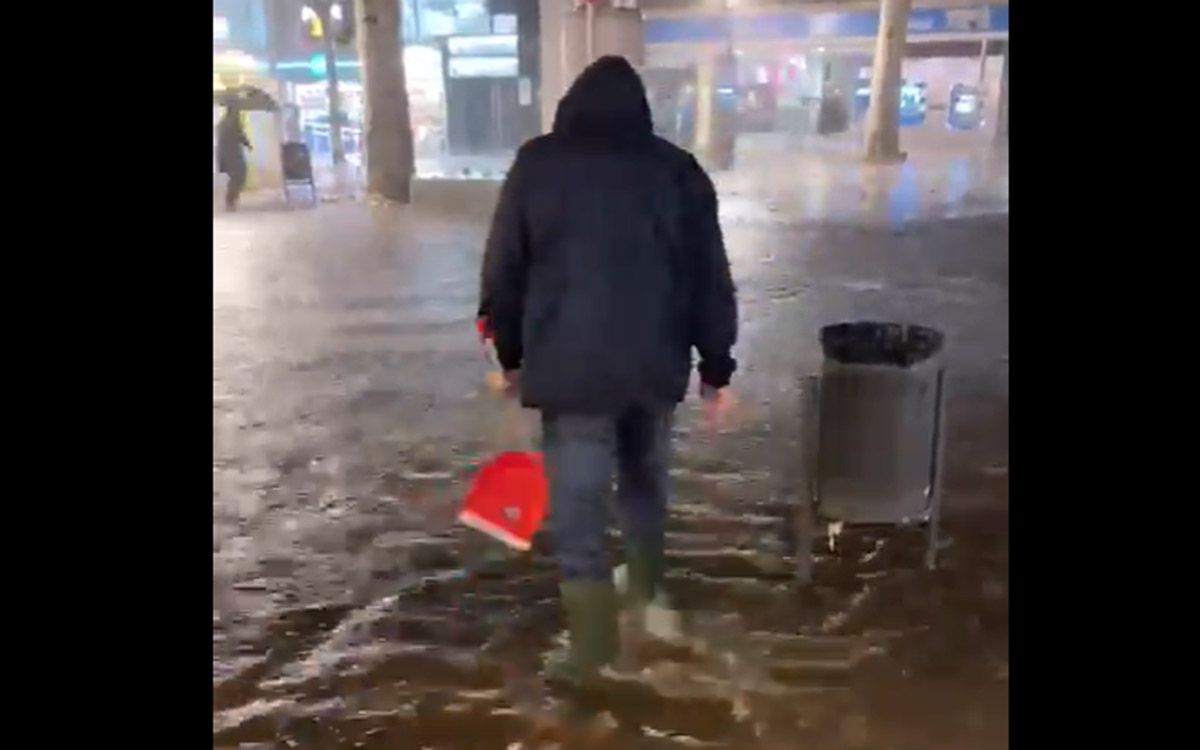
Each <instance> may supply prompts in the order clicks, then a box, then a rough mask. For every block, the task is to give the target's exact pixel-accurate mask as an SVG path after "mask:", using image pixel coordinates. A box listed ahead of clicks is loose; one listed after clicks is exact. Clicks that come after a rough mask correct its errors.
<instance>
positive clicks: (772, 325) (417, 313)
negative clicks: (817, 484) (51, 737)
mask: <svg viewBox="0 0 1200 750" xmlns="http://www.w3.org/2000/svg"><path fill="white" fill-rule="evenodd" d="M756 200H757V199H756ZM750 203H753V201H748V202H744V205H739V204H738V201H737V200H726V201H725V203H724V205H725V206H726V209H725V214H726V215H725V216H724V223H725V228H726V235H727V244H728V246H729V250H730V256H731V262H732V264H733V269H734V275H735V278H736V281H737V283H738V286H739V293H740V299H741V306H742V316H743V321H744V323H743V327H742V340H741V343H740V344H739V347H738V351H737V353H736V354H737V356H738V358H739V360H740V361H741V362H742V363H743V370H742V371H741V372H740V373H739V375H738V377H737V378H735V382H734V386H735V389H736V390H737V395H738V397H739V404H740V406H739V409H738V411H737V413H736V415H735V418H734V420H733V421H732V422H731V424H730V425H728V426H727V427H726V429H725V430H723V431H722V432H721V433H720V434H716V435H713V434H710V433H708V432H706V431H705V430H704V429H702V428H701V427H700V420H698V419H697V412H696V408H695V405H694V404H693V403H690V402H689V403H687V404H685V405H684V406H683V407H682V408H681V414H680V419H679V420H678V426H677V428H676V432H677V434H676V444H677V448H678V457H677V460H676V463H675V469H674V471H673V475H674V479H675V488H674V490H675V494H674V505H673V507H672V510H671V520H670V527H669V540H668V555H669V558H670V562H671V572H670V576H669V583H668V586H669V588H670V590H671V592H672V593H673V594H674V596H675V597H676V599H677V601H678V603H679V604H680V606H681V607H682V609H683V610H684V612H685V615H686V618H687V624H688V627H687V632H688V634H689V636H690V640H688V641H687V642H686V643H683V644H676V645H675V646H673V647H671V648H665V647H663V648H658V649H648V650H645V649H644V650H642V651H641V652H639V653H637V654H633V655H629V660H628V663H626V664H624V665H623V669H622V670H621V671H618V672H617V673H614V674H612V675H610V676H609V679H608V680H606V682H605V683H604V685H603V686H602V687H601V688H599V689H597V690H596V691H594V692H593V694H590V695H588V696H584V698H583V702H584V704H586V705H588V706H589V707H591V708H593V709H595V712H596V713H594V714H593V715H591V717H590V718H588V719H586V720H584V719H579V720H568V719H566V718H564V716H565V714H566V712H565V711H564V710H563V705H562V697H561V696H559V695H557V694H556V693H554V692H553V691H550V690H547V689H546V688H545V687H544V686H543V685H542V684H541V680H540V678H539V671H540V664H541V659H542V657H543V655H544V654H545V653H546V652H548V651H550V650H551V649H553V648H554V647H555V645H556V641H557V639H558V637H559V632H560V631H561V627H562V622H561V619H560V613H559V611H558V602H557V592H556V587H555V579H554V569H553V566H552V564H551V563H550V561H549V559H548V557H547V555H546V549H545V545H544V544H543V545H542V547H541V548H539V549H538V550H537V551H536V552H535V554H533V555H531V556H527V557H516V558H504V559H496V557H495V556H494V555H492V554H491V552H490V550H489V548H487V547H485V546H484V545H483V544H482V543H481V541H480V540H479V539H478V537H477V535H476V534H475V532H472V531H469V530H467V529H464V528H461V527H459V526H457V525H456V524H455V523H454V514H455V511H456V505H457V503H458V501H459V499H460V498H461V496H462V494H463V491H464V487H465V483H466V482H467V481H468V480H469V477H470V476H471V473H472V470H473V467H474V466H475V465H476V463H477V462H479V461H480V460H481V459H482V458H484V457H486V456H487V455H488V454H489V452H491V451H494V450H497V449H499V448H502V447H504V446H503V445H502V444H501V443H500V441H499V438H498V436H499V435H500V434H501V430H500V429H498V419H499V414H500V410H499V409H498V407H497V405H496V403H495V402H493V401H492V400H490V399H489V398H488V397H487V396H486V395H484V393H483V392H482V381H483V377H484V375H485V373H486V372H487V365H486V363H485V361H484V358H483V356H482V354H481V353H480V350H479V348H478V345H477V343H476V341H475V338H474V329H473V325H472V316H473V313H474V307H475V304H476V293H477V290H476V285H477V274H478V262H479V256H480V252H481V247H482V241H483V237H484V233H485V231H486V227H485V226H484V225H483V224H481V223H478V222H451V221H446V220H441V219H438V218H435V217H432V216H429V215H425V214H422V213H421V212H419V211H415V210H410V209H397V208H387V207H379V208H368V207H366V206H363V205H357V204H343V205H334V206H323V207H321V208H319V209H316V210H310V211H295V212H274V211H253V210H249V211H246V212H244V213H240V214H237V215H232V216H225V215H222V216H217V217H214V248H213V272H214V289H213V329H214V344H213V407H214V413H213V573H214V588H213V735H214V737H213V741H214V747H256V748H257V747H261V748H282V747H291V748H298V747H302V748H341V747H346V748H353V747H359V748H388V749H389V750H395V749H399V748H414V749H417V748H437V749H438V750H451V749H453V750H458V749H466V748H498V749H500V750H515V749H517V748H539V747H540V748H551V747H559V748H585V747H586V748H614V749H615V748H643V747H644V748H684V747H709V748H727V749H729V750H735V749H736V750H742V749H746V750H751V749H754V750H757V749H759V748H761V749H763V750H774V749H775V748H797V747H811V748H897V749H900V748H914V749H916V748H922V749H936V748H992V747H996V748H999V747H1006V746H1007V721H1008V698H1007V695H1008V685H1007V680H1008V676H1007V675H1008V666H1007V665H1008V627H1007V615H1008V550H1007V495H1008V480H1007V462H1008V453H1007V442H1008V419H1007V403H1008V323H1007V314H1008V231H1007V217H1006V216H1004V215H999V216H976V217H973V218H959V219H950V220H944V219H938V218H935V219H924V218H922V217H921V216H920V215H917V216H915V217H913V218H912V220H911V221H907V222H906V223H905V224H904V225H903V228H901V227H899V226H896V225H894V224H883V225H879V224H873V223H870V222H867V223H860V224H855V223H852V222H843V223H840V224H836V225H835V224H811V223H808V222H807V221H803V220H800V218H803V217H800V218H797V217H790V218H784V217H781V216H780V212H778V211H774V212H773V211H763V210H761V205H749V204H750ZM950 213H953V212H950ZM859 318H884V319H896V320H903V321H910V322H919V323H923V324H926V325H933V326H935V327H938V328H940V329H942V330H944V331H945V332H946V333H947V335H948V338H949V349H948V361H949V365H950V381H949V397H948V406H947V410H948V420H949V423H948V431H949V436H948V444H947V461H948V471H947V497H946V520H945V524H944V535H945V537H946V542H947V544H946V547H945V549H944V550H943V551H942V557H941V559H942V565H941V567H940V569H939V570H937V571H935V572H928V571H925V570H924V569H923V567H922V565H921V562H922V549H923V545H924V535H923V534H922V533H921V532H920V531H919V530H907V531H903V530H901V531H895V530H857V529H856V530H847V531H845V532H843V533H842V535H841V536H840V537H838V539H837V543H836V547H835V548H834V549H832V550H831V549H830V547H829V545H828V544H825V543H824V542H822V543H821V544H820V545H819V547H818V550H817V558H816V567H815V574H814V578H815V582H814V585H813V586H812V587H811V588H809V589H808V590H805V591H797V590H796V589H795V587H794V586H793V585H792V583H791V576H790V573H791V569H792V565H793V563H794V561H793V559H792V557H791V537H790V533H789V526H790V523H789V517H790V514H791V509H792V507H793V506H794V501H795V494H796V489H795V484H796V482H795V465H796V463H797V460H796V457H797V456H798V448H797V446H796V444H795V440H794V437H793V436H794V435H795V434H797V433H798V430H797V420H798V411H799V395H798V380H799V377H798V376H799V375H800V374H807V373H815V372H816V371H817V370H818V368H819V365H820V351H819V346H818V343H817V331H818V329H819V327H820V326H821V325H822V324H823V323H826V322H831V321H837V320H844V319H859ZM631 665H632V666H631Z"/></svg>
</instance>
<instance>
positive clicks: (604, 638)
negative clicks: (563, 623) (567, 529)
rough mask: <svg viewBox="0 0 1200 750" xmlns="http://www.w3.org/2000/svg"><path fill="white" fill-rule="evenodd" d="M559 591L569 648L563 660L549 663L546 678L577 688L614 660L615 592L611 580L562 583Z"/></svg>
mask: <svg viewBox="0 0 1200 750" xmlns="http://www.w3.org/2000/svg"><path fill="white" fill-rule="evenodd" d="M559 591H560V592H561V594H562V603H563V609H564V610H565V611H566V615H567V632H568V633H569V635H570V645H569V647H568V655H567V656H566V658H558V659H552V660H551V661H550V663H549V664H548V665H547V667H546V676H547V678H548V679H549V680H550V681H551V682H558V683H565V684H567V685H570V686H574V687H579V686H582V685H584V684H585V683H587V682H588V681H589V680H591V679H593V678H595V676H596V674H597V673H598V672H599V671H600V668H601V667H604V666H606V665H609V664H611V663H612V662H613V660H614V659H616V657H617V648H618V640H617V592H616V589H615V588H614V587H613V584H612V582H611V581H564V582H563V583H562V584H560V585H559Z"/></svg>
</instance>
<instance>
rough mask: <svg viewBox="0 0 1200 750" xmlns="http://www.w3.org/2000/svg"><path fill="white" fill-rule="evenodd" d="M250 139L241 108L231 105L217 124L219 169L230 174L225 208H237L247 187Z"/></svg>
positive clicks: (226, 189) (232, 209)
mask: <svg viewBox="0 0 1200 750" xmlns="http://www.w3.org/2000/svg"><path fill="white" fill-rule="evenodd" d="M243 146H244V147H246V148H251V146H250V139H249V138H247V137H246V131H245V130H243V129H242V117H241V110H240V109H239V108H238V107H236V106H234V105H230V106H229V107H227V108H226V109H225V114H224V115H223V116H222V117H221V122H220V123H218V125H217V171H218V172H221V173H222V174H225V175H228V176H229V181H228V182H227V183H226V184H225V208H227V209H229V210H230V211H236V210H237V204H238V198H239V197H241V194H242V188H244V187H246V153H245V152H244V151H242V147H243Z"/></svg>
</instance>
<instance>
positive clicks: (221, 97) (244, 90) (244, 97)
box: [213, 86, 279, 112]
mask: <svg viewBox="0 0 1200 750" xmlns="http://www.w3.org/2000/svg"><path fill="white" fill-rule="evenodd" d="M213 102H214V103H216V104H220V105H221V106H224V107H237V108H238V109H240V110H242V111H252V110H259V111H262V112H275V111H276V110H278V109H279V105H278V104H277V103H276V102H275V99H274V98H273V97H272V96H271V95H270V94H268V93H267V92H265V91H263V90H262V89H260V88H258V87H257V86H235V87H233V88H231V89H225V90H224V91H214V92H213Z"/></svg>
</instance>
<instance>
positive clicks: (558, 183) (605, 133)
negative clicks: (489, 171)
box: [480, 57, 737, 413]
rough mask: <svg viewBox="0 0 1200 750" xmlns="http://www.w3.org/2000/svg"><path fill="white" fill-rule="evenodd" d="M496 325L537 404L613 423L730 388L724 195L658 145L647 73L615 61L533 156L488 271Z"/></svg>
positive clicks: (485, 301)
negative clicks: (695, 362) (691, 384)
mask: <svg viewBox="0 0 1200 750" xmlns="http://www.w3.org/2000/svg"><path fill="white" fill-rule="evenodd" d="M480 313H481V315H483V316H486V318H487V319H488V323H489V325H490V328H491V330H492V332H493V334H494V336H495V345H496V350H497V354H498V356H499V359H500V362H501V364H502V366H503V367H504V368H505V369H506V370H516V369H520V370H521V371H522V373H521V392H522V398H523V401H524V403H525V404H526V405H527V406H531V407H535V408H540V409H544V410H549V411H560V412H576V413H613V412H619V411H621V410H622V409H625V408H627V407H629V406H632V405H635V404H650V405H653V404H673V403H676V402H678V401H680V400H682V398H683V397H684V395H685V393H686V391H687V383H688V379H689V376H690V372H691V366H692V357H691V350H692V348H693V347H695V349H696V350H697V351H698V352H699V355H700V365H699V370H700V376H701V379H702V380H703V381H704V382H706V383H708V384H710V385H713V386H716V387H722V386H724V385H726V384H728V382H729V379H730V376H731V375H732V374H733V371H734V368H735V362H734V360H733V358H732V357H731V356H730V350H731V349H732V347H733V345H734V342H735V339H736V335H737V306H736V302H735V299H734V287H733V281H732V279H731V278H730V272H729V262H728V260H727V258H726V254H725V246H724V242H723V240H722V237H721V228H720V226H719V224H718V222H717V199H716V194H715V192H714V190H713V185H712V182H711V181H710V180H709V178H708V176H707V175H706V174H705V173H704V170H702V169H701V168H700V165H699V164H697V163H696V161H695V159H693V158H692V156H691V155H690V154H688V153H687V152H686V151H683V150H681V149H679V148H677V147H675V146H673V145H671V144H670V143H668V142H667V141H664V140H662V139H660V138H658V137H656V136H654V135H653V132H652V127H651V121H650V108H649V106H648V104H647V102H646V91H645V88H644V87H643V86H642V82H641V79H640V78H639V77H638V75H637V73H636V72H635V71H634V69H633V68H632V66H630V64H629V63H628V62H627V61H626V60H625V59H624V58H620V57H603V58H601V59H599V60H597V61H596V62H595V63H593V64H592V65H591V66H589V67H588V68H587V69H586V70H584V71H583V73H582V74H580V76H579V78H577V79H576V80H575V83H574V84H573V85H572V86H571V88H570V90H569V91H568V92H567V94H566V96H564V97H563V99H562V101H560V102H559V105H558V110H557V112H556V114H555V118H554V128H553V131H552V132H551V133H549V134H548V135H544V136H541V137H539V138H535V139H533V140H531V141H529V142H528V143H526V144H525V145H524V146H522V147H521V149H520V150H519V152H518V153H517V157H516V159H515V160H514V162H513V165H512V168H511V169H510V170H509V173H508V177H507V178H506V180H505V182H504V186H503V187H502V189H501V194H500V200H499V203H498V205H497V207H496V213H495V216H494V218H493V220H492V228H491V233H490V235H489V237H488V241H487V249H486V252H485V256H484V261H483V283H482V294H481V306H480Z"/></svg>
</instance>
